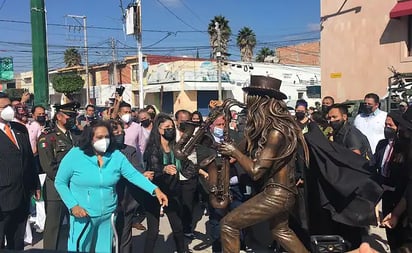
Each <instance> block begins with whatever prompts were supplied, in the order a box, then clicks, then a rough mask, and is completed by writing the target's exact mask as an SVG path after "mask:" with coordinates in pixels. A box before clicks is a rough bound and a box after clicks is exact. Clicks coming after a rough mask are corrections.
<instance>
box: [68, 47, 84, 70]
mask: <svg viewBox="0 0 412 253" xmlns="http://www.w3.org/2000/svg"><path fill="white" fill-rule="evenodd" d="M64 63H65V64H66V67H73V66H79V65H81V63H82V56H81V55H80V53H79V51H78V50H77V49H76V48H72V47H71V48H68V49H66V51H64Z"/></svg>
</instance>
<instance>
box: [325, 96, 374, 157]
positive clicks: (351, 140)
mask: <svg viewBox="0 0 412 253" xmlns="http://www.w3.org/2000/svg"><path fill="white" fill-rule="evenodd" d="M328 117H329V119H330V123H329V124H330V126H331V127H332V128H333V141H334V142H336V143H339V144H341V145H342V146H344V147H346V148H348V149H350V150H352V151H353V152H354V153H356V154H358V155H361V156H363V157H365V158H366V159H368V160H370V159H371V158H372V151H371V147H370V145H369V142H368V139H367V138H366V136H365V135H363V134H362V133H361V131H359V130H358V129H357V128H356V127H354V126H352V125H351V124H350V123H349V122H348V109H347V107H346V106H345V105H342V104H334V105H332V106H331V108H330V110H329V112H328Z"/></svg>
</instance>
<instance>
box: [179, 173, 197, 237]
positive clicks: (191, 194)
mask: <svg viewBox="0 0 412 253" xmlns="http://www.w3.org/2000/svg"><path fill="white" fill-rule="evenodd" d="M180 185H181V189H182V198H181V202H182V224H183V232H184V233H192V232H193V224H192V222H193V208H194V205H195V203H194V202H195V197H196V193H197V191H196V190H197V178H192V179H188V180H181V181H180Z"/></svg>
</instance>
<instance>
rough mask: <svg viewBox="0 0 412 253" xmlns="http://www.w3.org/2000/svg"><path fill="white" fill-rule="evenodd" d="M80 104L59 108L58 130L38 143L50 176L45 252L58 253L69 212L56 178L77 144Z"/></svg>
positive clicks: (46, 190)
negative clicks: (61, 227)
mask: <svg viewBox="0 0 412 253" xmlns="http://www.w3.org/2000/svg"><path fill="white" fill-rule="evenodd" d="M78 107H79V104H78V103H75V102H72V103H68V104H64V105H59V106H55V108H56V115H55V116H54V120H55V127H54V129H53V130H52V131H50V132H49V133H45V134H42V135H41V136H40V137H39V141H38V144H37V145H38V147H37V150H38V153H39V158H40V164H41V167H42V168H43V170H44V171H45V172H46V180H45V183H44V189H45V196H44V199H45V204H46V223H45V226H44V233H43V247H44V249H50V250H57V246H58V242H59V235H60V226H61V223H62V221H63V218H64V216H65V215H66V214H68V210H67V208H66V206H65V205H64V203H63V201H62V200H61V198H60V196H59V194H58V193H57V191H56V188H55V187H54V178H55V177H56V174H57V169H58V168H59V165H60V162H61V160H62V159H63V157H64V156H65V155H66V154H67V152H69V150H70V149H71V148H72V147H73V144H74V143H75V142H76V139H78V138H77V136H78V135H77V133H76V132H75V131H74V130H73V128H74V127H75V120H76V109H77V108H78Z"/></svg>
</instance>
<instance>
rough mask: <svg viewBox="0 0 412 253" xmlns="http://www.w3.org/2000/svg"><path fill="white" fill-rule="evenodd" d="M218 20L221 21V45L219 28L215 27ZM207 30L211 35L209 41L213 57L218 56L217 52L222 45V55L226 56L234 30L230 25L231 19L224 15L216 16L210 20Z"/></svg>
mask: <svg viewBox="0 0 412 253" xmlns="http://www.w3.org/2000/svg"><path fill="white" fill-rule="evenodd" d="M216 22H217V23H219V28H220V45H219V43H218V36H217V30H216V27H215V23H216ZM207 32H208V33H209V36H210V40H209V42H210V46H211V47H212V53H213V57H214V58H216V53H217V52H218V49H219V46H220V52H221V53H222V57H223V58H225V56H226V55H227V45H228V43H229V40H230V35H231V34H232V30H231V29H230V27H229V21H228V20H226V18H225V17H224V16H222V15H219V16H215V17H214V18H213V19H212V20H210V23H209V26H208V28H207Z"/></svg>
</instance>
